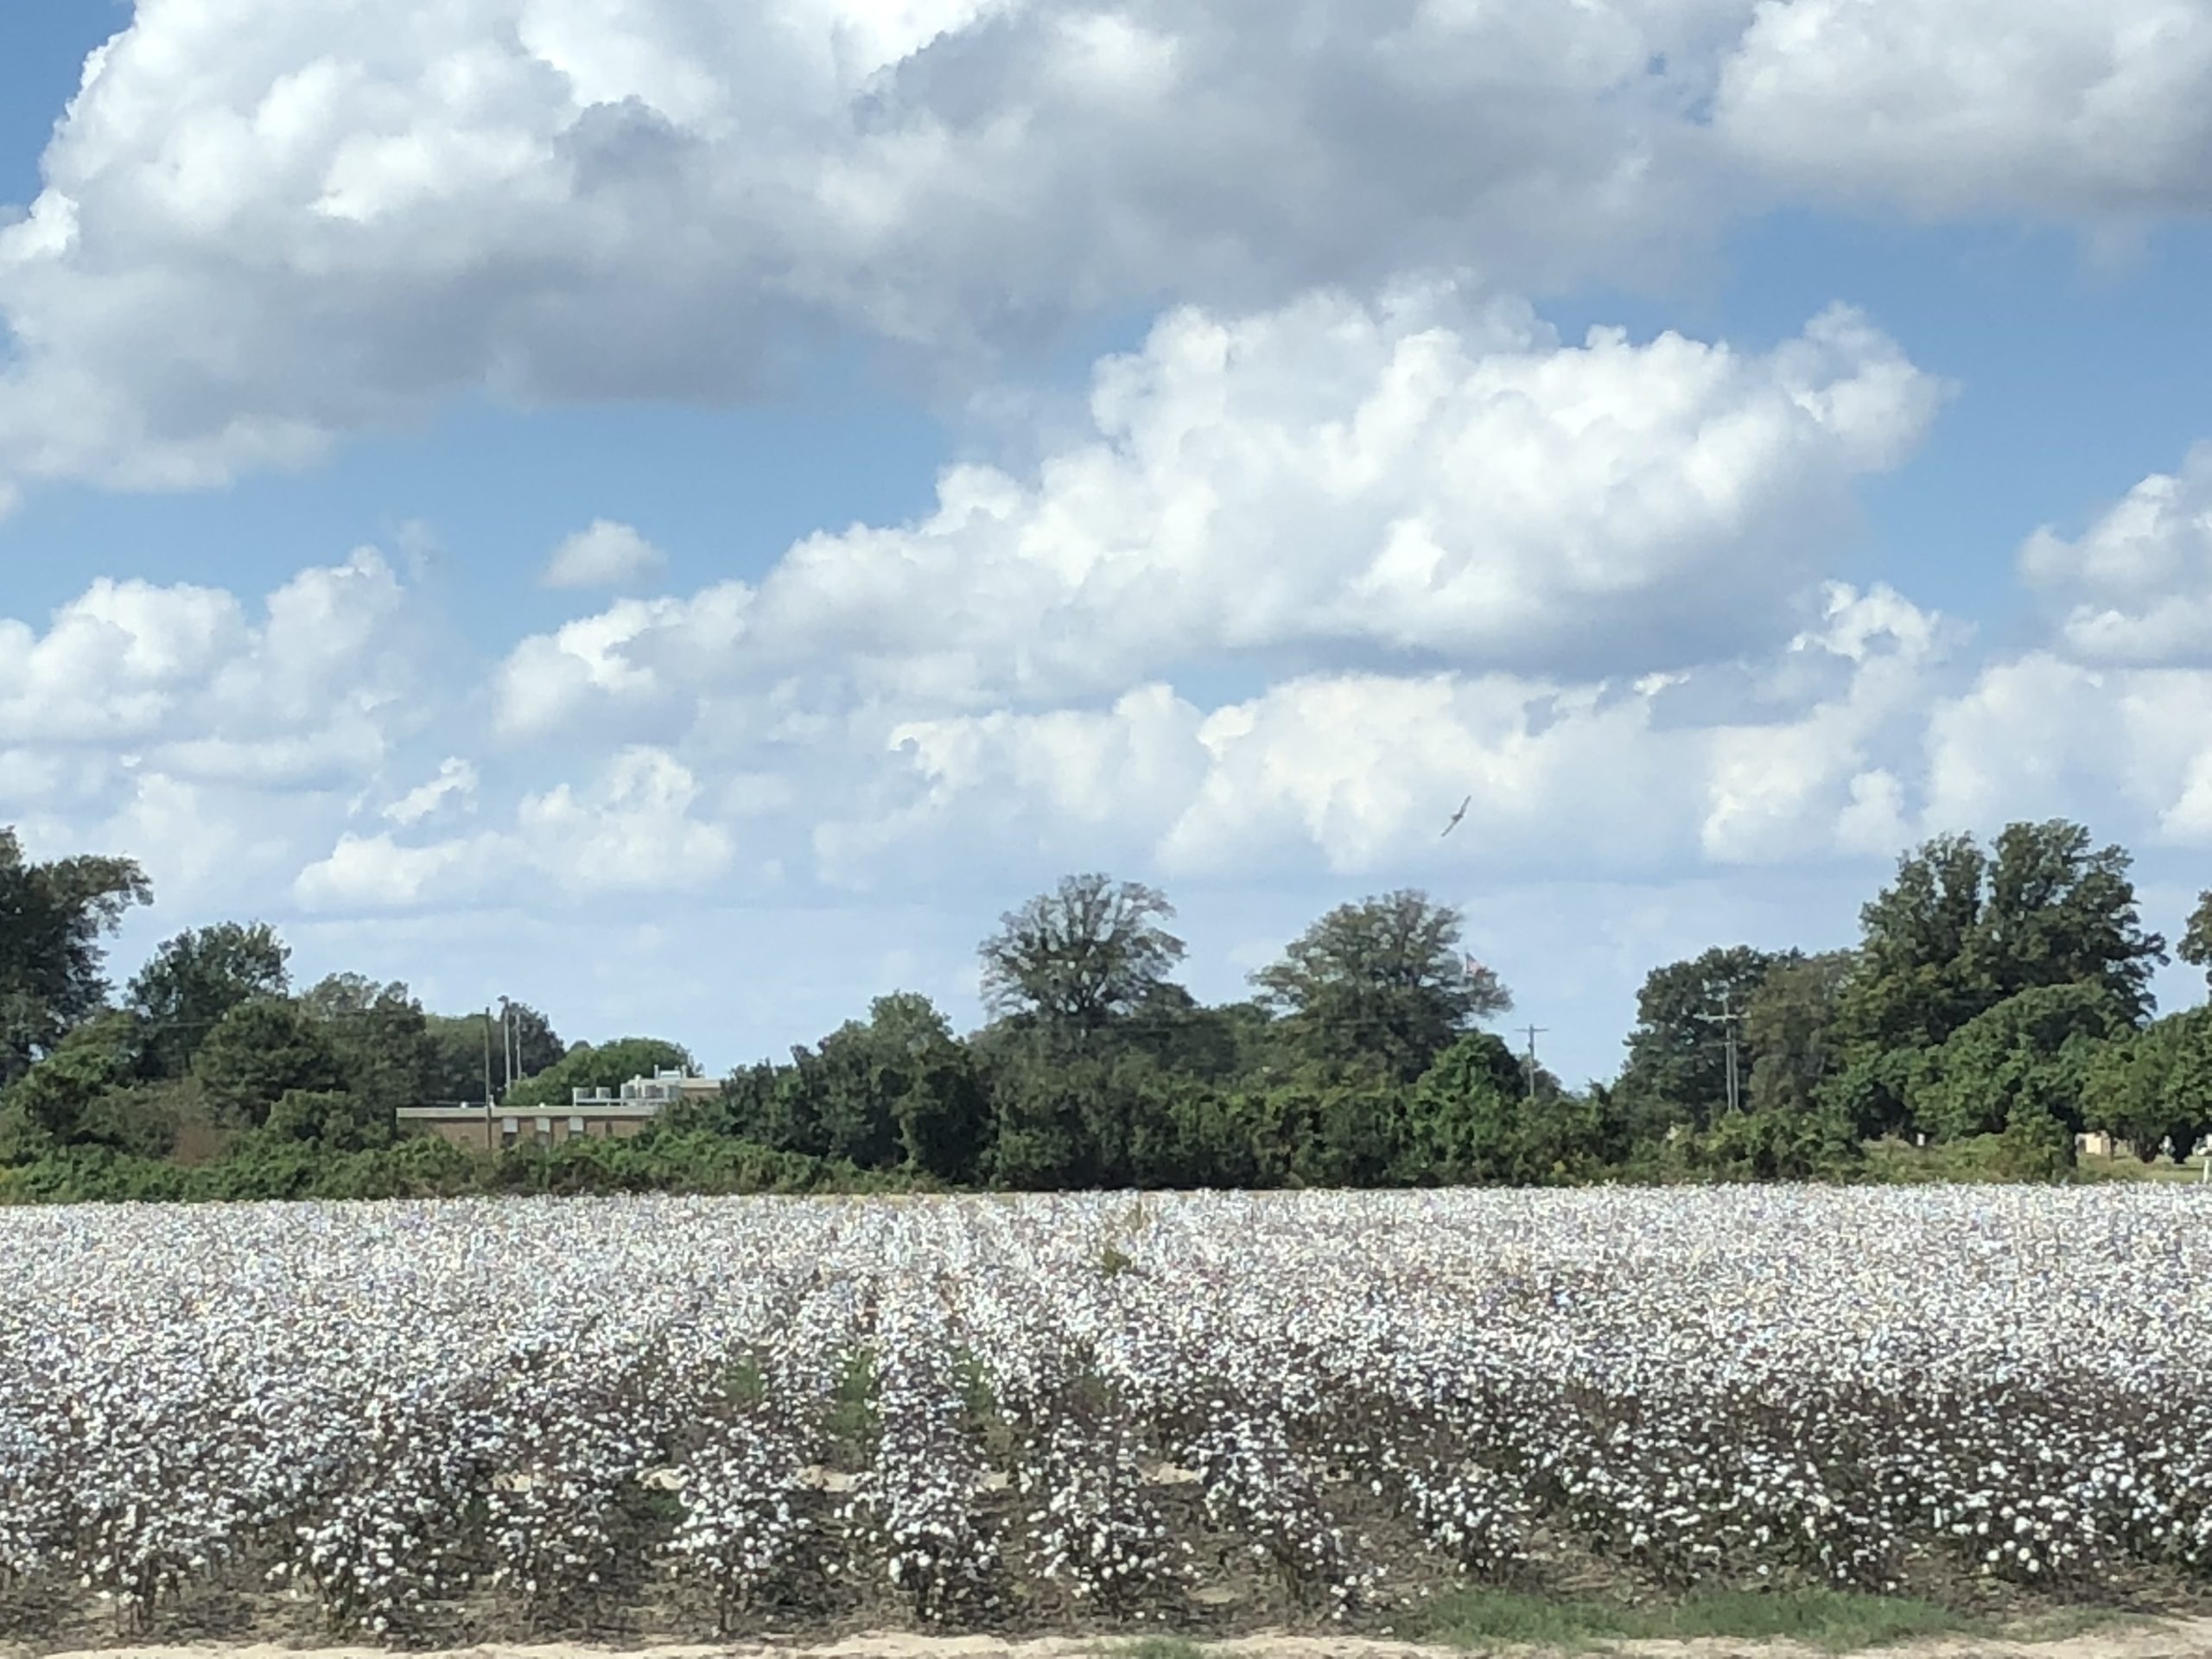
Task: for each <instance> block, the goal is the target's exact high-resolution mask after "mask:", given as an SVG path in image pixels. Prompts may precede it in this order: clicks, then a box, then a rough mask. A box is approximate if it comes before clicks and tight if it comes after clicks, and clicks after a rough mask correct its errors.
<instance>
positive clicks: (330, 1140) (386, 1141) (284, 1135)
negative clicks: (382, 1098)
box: [264, 1089, 399, 1153]
mask: <svg viewBox="0 0 2212 1659" xmlns="http://www.w3.org/2000/svg"><path fill="white" fill-rule="evenodd" d="M264 1129H265V1131H266V1133H267V1135H269V1137H270V1139H271V1140H274V1141H297V1142H302V1143H305V1144H307V1145H310V1146H315V1147H321V1148H322V1149H323V1150H324V1151H325V1152H329V1153H352V1152H371V1151H374V1150H377V1149H378V1148H379V1147H388V1146H391V1144H392V1143H393V1141H396V1140H397V1138H398V1134H399V1121H398V1118H397V1116H395V1115H394V1113H393V1111H392V1109H391V1107H389V1106H385V1105H380V1104H378V1103H377V1102H375V1101H374V1100H372V1099H368V1098H366V1097H365V1096H360V1095H357V1094H354V1093H353V1092H351V1091H350V1090H344V1089H289V1090H286V1091H285V1092H284V1093H283V1095H282V1096H279V1097H278V1099H277V1103H276V1104H275V1105H274V1106H272V1107H270V1109H269V1121H268V1122H267V1123H266V1124H265V1125H264Z"/></svg>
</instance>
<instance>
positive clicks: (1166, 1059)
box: [1116, 984, 1284, 1083]
mask: <svg viewBox="0 0 2212 1659" xmlns="http://www.w3.org/2000/svg"><path fill="white" fill-rule="evenodd" d="M1116 1034H1117V1035H1118V1036H1119V1037H1120V1039H1122V1042H1123V1044H1124V1045H1125V1046H1128V1048H1130V1049H1131V1050H1133V1051H1134V1052H1139V1053H1142V1054H1144V1055H1146V1056H1147V1057H1148V1058H1150V1059H1151V1060H1152V1061H1153V1063H1154V1064H1155V1065H1158V1066H1159V1067H1160V1070H1161V1071H1168V1072H1173V1073H1176V1074H1178V1075H1180V1076H1184V1077H1202V1078H1205V1079H1206V1080H1208V1081H1210V1082H1217V1083H1219V1082H1227V1081H1229V1080H1230V1079H1232V1078H1239V1077H1264V1076H1265V1075H1266V1074H1267V1073H1268V1071H1270V1069H1272V1068H1278V1067H1279V1066H1280V1065H1281V1062H1282V1060H1283V1058H1284V1056H1283V1054H1282V1052H1281V1049H1282V1044H1281V1033H1279V1032H1278V1031H1277V1030H1276V1028H1275V1020H1274V1014H1271V1013H1270V1012H1269V1011H1268V1008H1267V1007H1265V1006H1264V1005H1263V1004H1262V1003H1260V1002H1258V1001H1243V1002H1229V1003H1224V1004H1223V1005H1221V1006H1219V1007H1208V1006H1207V1005H1206V1004H1205V1003H1203V1002H1200V1001H1198V999H1197V998H1196V997H1194V996H1192V995H1191V993H1190V992H1189V991H1188V990H1186V989H1185V988H1183V987H1182V986H1180V985H1174V984H1162V985H1156V986H1154V988H1152V990H1151V991H1150V992H1149V993H1147V995H1146V996H1145V997H1144V999H1143V1000H1142V1001H1140V1002H1139V1003H1138V1004H1137V1006H1136V1007H1135V1008H1133V1009H1132V1010H1130V1013H1129V1014H1128V1018H1127V1019H1126V1020H1123V1021H1122V1024H1121V1025H1120V1026H1119V1027H1117V1028H1116Z"/></svg>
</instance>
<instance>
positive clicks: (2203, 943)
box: [2177, 888, 2212, 985]
mask: <svg viewBox="0 0 2212 1659" xmlns="http://www.w3.org/2000/svg"><path fill="white" fill-rule="evenodd" d="M2177 954H2178V955H2179V956H2180V957H2181V959H2182V960H2183V962H2185V963H2188V964H2189V965H2190V967H2192V968H2202V969H2203V970H2204V980H2205V983H2206V984H2207V985H2212V888H2207V889H2206V890H2205V891H2204V892H2202V893H2198V894H2197V895H2196V909H2195V910H2193V911H2191V912H2190V913H2189V924H2188V926H2187V928H2186V930H2185V931H2183V934H2182V936H2181V949H2180V950H2179V952H2178V953H2177Z"/></svg>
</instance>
